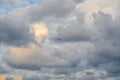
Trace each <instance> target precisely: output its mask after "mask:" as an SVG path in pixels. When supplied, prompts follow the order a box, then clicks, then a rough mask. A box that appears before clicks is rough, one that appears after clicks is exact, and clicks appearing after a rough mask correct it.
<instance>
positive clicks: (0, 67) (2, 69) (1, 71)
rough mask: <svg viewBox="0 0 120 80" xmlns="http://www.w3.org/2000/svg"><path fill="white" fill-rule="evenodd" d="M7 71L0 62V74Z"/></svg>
mask: <svg viewBox="0 0 120 80" xmlns="http://www.w3.org/2000/svg"><path fill="white" fill-rule="evenodd" d="M4 73H8V71H7V70H5V69H4V67H3V66H2V65H1V64H0V74H4Z"/></svg>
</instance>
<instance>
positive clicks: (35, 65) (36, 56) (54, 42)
mask: <svg viewBox="0 0 120 80" xmlns="http://www.w3.org/2000/svg"><path fill="white" fill-rule="evenodd" d="M75 1H76V2H78V0H75ZM119 2H120V1H119V0H117V1H116V2H115V1H112V0H110V1H109V0H106V1H105V2H104V1H101V0H85V1H84V2H81V3H77V4H76V3H75V2H74V1H73V0H60V1H57V0H47V1H45V3H44V4H42V5H33V6H30V7H28V8H27V9H26V10H27V12H26V11H25V15H26V16H27V17H25V18H26V19H27V20H28V24H29V25H30V26H32V27H30V28H28V27H27V26H28V25H26V23H24V21H15V20H13V19H10V20H9V19H7V20H6V18H5V19H1V21H0V22H1V23H0V25H1V27H0V41H1V42H2V43H6V44H10V45H11V44H12V45H24V44H26V43H28V42H29V43H30V41H32V40H33V38H34V39H35V40H36V41H37V42H38V43H41V45H38V44H34V43H33V42H31V44H29V45H28V46H27V47H11V49H10V52H9V53H7V54H5V55H4V57H3V60H4V61H5V62H6V63H7V64H8V65H9V66H11V67H12V68H16V69H27V70H40V69H41V71H42V70H43V67H51V68H50V69H51V70H52V69H53V68H55V69H54V70H52V71H53V74H51V75H50V74H46V75H44V77H43V75H42V76H40V75H35V76H33V77H29V78H28V80H31V79H34V80H35V79H36V80H37V79H46V80H47V79H48V80H50V79H57V80H59V79H64V80H65V79H69V80H70V79H71V80H74V79H76V80H77V79H78V80H80V79H82V80H110V79H111V80H112V79H119V76H120V68H119V67H120V62H119V60H120V54H119V52H120V50H119V48H120V42H119V40H120V37H119V36H120V32H119V29H120V27H119V26H120V23H119V20H120V13H119V12H118V11H119V9H120V8H118V5H119ZM106 3H108V4H106ZM56 4H57V5H56ZM68 15H69V17H68ZM66 16H67V17H66ZM49 17H54V18H52V19H50V18H49ZM48 18H49V19H48ZM55 18H56V19H58V20H56V19H55ZM61 18H63V19H61ZM14 21H15V22H14ZM31 21H32V23H31ZM39 21H43V22H45V23H38V22H39ZM34 22H35V23H34ZM51 24H53V25H51ZM55 24H56V25H55ZM59 24H60V25H59ZM3 26H4V27H3ZM8 26H10V27H8ZM17 26H18V27H17ZM21 26H23V27H21ZM29 29H30V30H31V32H32V33H33V34H30V33H29V32H30V31H29ZM58 67H61V69H57V68H58ZM63 67H64V68H63ZM65 67H67V68H68V67H69V68H70V67H74V68H76V69H77V68H78V67H80V69H81V71H78V70H77V72H74V71H76V70H73V71H69V70H66V69H65ZM62 69H63V71H62ZM64 69H65V70H64ZM101 70H102V71H101ZM48 71H49V70H48ZM52 71H51V72H52ZM54 74H55V75H54ZM62 74H63V75H62ZM117 77H118V78H117Z"/></svg>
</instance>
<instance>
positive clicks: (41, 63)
mask: <svg viewBox="0 0 120 80" xmlns="http://www.w3.org/2000/svg"><path fill="white" fill-rule="evenodd" d="M21 54H22V55H21ZM4 60H5V61H6V62H7V63H8V64H9V65H10V66H12V67H15V68H22V69H30V70H34V69H35V70H36V69H40V67H53V66H66V65H67V63H66V62H65V61H64V60H62V59H59V58H57V57H55V56H53V55H52V54H50V53H48V52H46V51H43V50H42V49H41V47H39V46H37V45H30V46H29V47H27V48H11V50H10V54H6V55H5V56H4Z"/></svg>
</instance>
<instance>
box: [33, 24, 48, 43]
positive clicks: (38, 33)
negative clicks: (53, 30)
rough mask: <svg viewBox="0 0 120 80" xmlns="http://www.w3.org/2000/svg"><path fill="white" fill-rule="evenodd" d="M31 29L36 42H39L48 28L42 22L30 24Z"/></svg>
mask: <svg viewBox="0 0 120 80" xmlns="http://www.w3.org/2000/svg"><path fill="white" fill-rule="evenodd" d="M31 31H32V32H33V34H34V36H35V39H36V41H37V42H38V43H41V41H43V40H44V39H45V38H46V37H47V36H48V29H47V27H46V25H45V24H44V23H42V22H41V23H36V24H33V25H32V29H31Z"/></svg>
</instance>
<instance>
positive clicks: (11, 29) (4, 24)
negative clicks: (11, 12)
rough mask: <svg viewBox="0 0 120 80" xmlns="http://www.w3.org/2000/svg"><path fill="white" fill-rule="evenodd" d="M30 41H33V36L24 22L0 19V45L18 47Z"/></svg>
mask: <svg viewBox="0 0 120 80" xmlns="http://www.w3.org/2000/svg"><path fill="white" fill-rule="evenodd" d="M30 41H33V36H32V34H31V33H30V31H29V25H28V24H26V22H24V21H22V20H17V19H16V20H15V19H11V18H9V17H6V18H4V19H0V43H5V44H7V45H15V46H19V45H24V44H27V43H29V42H30Z"/></svg>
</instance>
